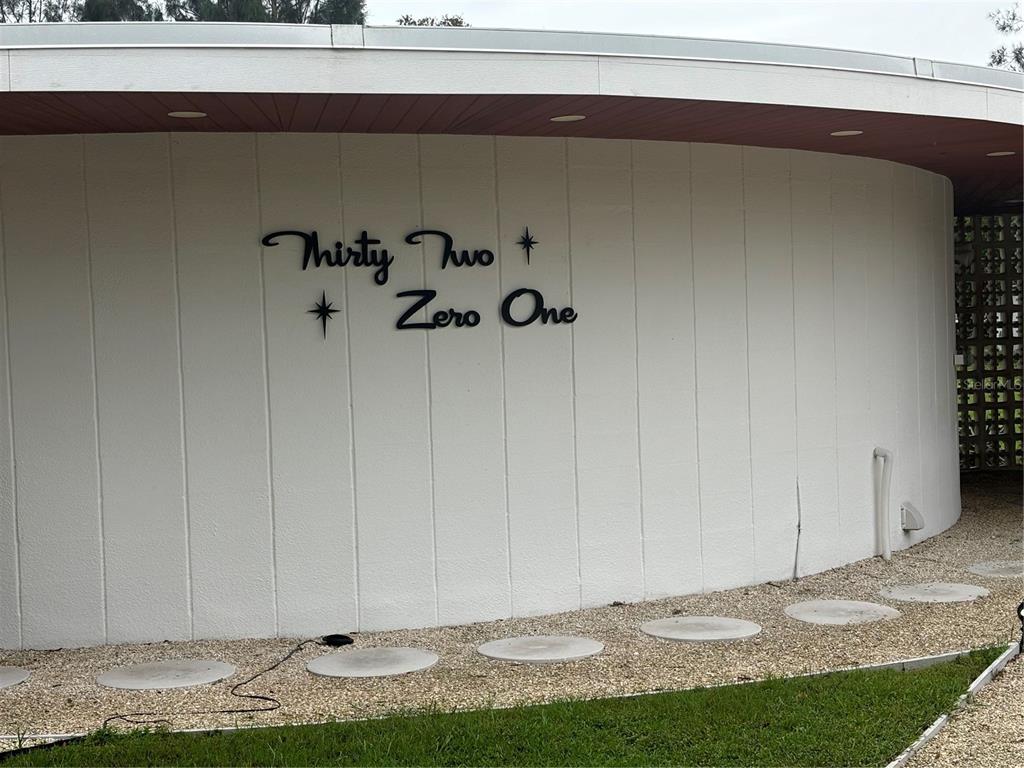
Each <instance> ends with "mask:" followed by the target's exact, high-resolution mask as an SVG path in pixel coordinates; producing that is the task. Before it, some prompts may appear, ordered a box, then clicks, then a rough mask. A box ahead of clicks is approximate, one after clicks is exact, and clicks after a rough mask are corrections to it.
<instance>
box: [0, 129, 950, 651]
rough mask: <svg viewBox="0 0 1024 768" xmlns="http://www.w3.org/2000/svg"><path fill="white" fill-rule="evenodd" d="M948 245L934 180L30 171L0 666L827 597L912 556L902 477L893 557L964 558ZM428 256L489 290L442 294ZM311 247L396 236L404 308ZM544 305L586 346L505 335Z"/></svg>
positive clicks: (439, 156)
mask: <svg viewBox="0 0 1024 768" xmlns="http://www.w3.org/2000/svg"><path fill="white" fill-rule="evenodd" d="M951 216H952V190H951V187H950V184H949V182H948V180H946V179H945V178H942V177H940V176H936V175H934V174H932V173H929V172H926V171H922V170H918V169H915V168H910V167H906V166H901V165H896V164H893V163H890V162H885V161H880V160H872V159H864V158H857V157H850V156H841V155H825V154H816V153H809V152H802V151H787V150H774V149H761V148H755V147H740V146H724V145H703V144H692V145H691V144H685V143H669V142H631V141H620V140H592V139H569V140H565V139H556V138H493V137H486V136H471V137H460V136H420V137H417V136H408V135H389V136H383V135H355V134H342V135H334V134H316V135H313V134H267V135H250V134H203V133H186V134H170V135H168V134H140V135H90V136H84V137H83V136H60V137H57V136H40V137H0V261H2V264H0V266H2V280H3V290H2V292H0V301H2V306H0V322H2V324H3V328H2V333H0V345H2V347H0V645H2V646H4V647H11V648H16V647H33V648H46V647H56V646H79V645H91V644H99V643H106V642H136V641H153V640H161V639H186V638H224V637H247V636H273V635H318V634H322V633H324V632H328V631H350V630H362V631H368V630H375V629H385V628H395V627H418V626H430V625H436V624H453V623H462V622H472V621H479V620H487V619H494V618H499V617H507V616H519V615H528V614H537V613H546V612H555V611H562V610H569V609H575V608H578V607H580V606H594V605H601V604H605V603H609V602H611V601H614V600H622V601H635V600H642V599H647V598H656V597H660V596H665V595H675V594H685V593H694V592H700V591H712V590H719V589H726V588H730V587H736V586H740V585H747V584H753V583H757V582H761V581H765V580H768V579H778V578H785V577H789V576H792V575H793V574H794V573H797V574H798V575H804V574H809V573H813V572H817V571H821V570H823V569H828V568H831V567H834V566H837V565H840V564H843V563H846V562H850V561H853V560H857V559H860V558H865V557H869V556H871V555H873V554H874V553H875V552H877V546H878V545H877V534H878V532H877V531H876V530H875V521H874V512H873V504H872V472H873V462H872V450H873V448H874V447H875V446H882V447H886V448H889V449H891V450H892V451H893V452H894V454H895V463H894V475H893V490H892V495H891V499H890V503H891V506H892V518H893V526H892V527H893V530H892V536H893V544H894V546H895V547H897V548H899V547H905V546H908V545H910V544H912V543H914V542H916V541H919V540H921V539H922V538H926V537H928V536H933V535H935V534H936V533H938V532H940V531H942V530H944V529H945V528H947V527H949V526H950V525H952V524H953V523H954V522H955V521H956V519H957V517H958V515H959V486H958V482H959V481H958V476H957V454H956V434H955V423H956V422H955V392H954V377H953V366H952V356H953V322H952V318H953V296H952V243H951V239H950V232H951V226H950V224H951ZM526 227H528V228H529V231H530V233H531V235H532V236H533V238H534V239H535V240H536V246H535V247H534V248H533V249H532V251H531V253H530V259H529V262H527V259H526V253H525V251H524V249H523V248H522V247H521V245H520V244H518V241H520V239H521V238H522V236H523V234H524V228H526ZM419 229H437V230H444V231H445V232H448V233H450V234H451V236H452V237H453V238H454V242H455V247H456V248H457V249H468V250H469V251H470V252H472V251H474V250H480V251H485V250H486V251H490V252H491V253H492V254H493V255H494V259H493V262H492V263H491V264H490V265H489V266H474V267H454V266H453V265H451V264H449V266H448V268H446V269H441V252H440V250H439V238H438V237H423V238H422V239H421V240H420V242H419V243H418V244H410V243H407V242H406V240H405V237H406V235H408V234H409V233H410V232H413V231H415V230H419ZM285 230H296V231H303V232H311V231H313V230H315V231H317V232H318V233H319V237H320V241H321V246H322V247H323V248H324V249H330V248H331V247H332V246H333V243H334V242H335V241H336V240H337V241H342V242H344V243H345V244H347V245H350V244H351V243H353V242H355V241H356V240H357V238H358V237H359V235H360V233H361V232H362V231H364V230H365V231H367V232H368V233H369V236H370V237H372V238H376V239H379V240H380V241H381V245H380V246H379V247H381V248H387V249H388V250H389V252H390V254H391V255H392V256H393V258H394V261H393V263H392V264H391V265H390V268H389V274H388V278H387V281H386V283H385V284H383V285H380V284H378V283H377V282H376V281H375V280H374V274H373V270H371V269H367V268H360V267H356V266H354V265H352V264H349V266H346V267H344V268H332V267H328V266H327V265H326V263H325V264H324V265H323V266H321V267H318V268H317V267H315V266H313V265H308V266H309V268H308V269H305V270H303V269H302V261H303V245H302V242H300V239H299V238H298V237H297V236H284V237H280V238H278V240H277V243H278V244H277V245H274V246H267V247H264V246H261V240H262V239H263V238H264V236H266V235H267V234H268V233H272V232H279V231H285ZM519 288H532V289H535V290H537V291H539V292H540V293H541V294H542V295H543V302H544V306H545V307H549V308H554V309H557V310H562V309H564V308H566V307H572V308H573V313H574V314H575V315H576V316H577V319H576V320H575V322H571V323H570V322H562V323H554V322H549V323H546V324H544V323H541V322H535V323H532V324H529V325H525V326H522V327H517V326H515V325H511V324H509V323H506V322H502V321H501V319H500V318H499V307H500V304H501V302H502V301H503V299H504V297H507V296H508V294H509V293H510V292H512V291H514V290H516V289H519ZM423 289H431V290H435V291H436V292H437V296H436V298H435V299H434V300H433V301H432V302H431V303H430V304H429V305H428V306H427V309H426V311H425V312H418V313H414V314H413V315H412V316H411V318H410V319H408V321H407V322H408V323H414V322H430V321H431V318H432V317H433V313H434V312H436V311H437V310H447V309H449V308H451V309H454V310H456V311H460V312H461V311H466V310H469V309H473V310H475V311H477V312H478V313H479V322H478V324H476V325H475V326H473V327H469V326H463V327H456V326H455V325H449V326H448V327H437V328H433V329H430V330H425V329H418V328H417V329H401V330H400V329H398V328H396V321H397V320H398V319H399V317H400V316H401V315H402V314H403V313H405V311H406V310H407V308H408V307H409V306H410V304H411V300H410V299H409V298H407V297H406V298H401V297H397V296H396V294H397V293H399V292H405V291H413V290H420V291H422V290H423ZM322 296H325V297H326V299H327V301H328V302H330V303H331V304H332V308H334V309H338V310H340V311H339V312H337V313H335V314H333V315H331V316H330V319H329V320H326V319H325V320H323V321H320V320H319V319H318V318H317V316H316V315H314V314H311V313H310V312H309V310H310V309H312V308H313V306H314V304H315V303H316V302H317V301H319V300H320V299H321V297H322ZM523 301H525V300H523ZM518 306H519V307H520V309H519V310H517V311H518V312H520V313H522V312H525V311H526V310H527V309H528V303H524V304H520V305H518ZM324 324H325V325H326V337H325V336H324V335H323V330H322V325H324ZM905 500H906V501H910V502H911V503H913V504H914V505H915V506H916V507H917V508H918V509H919V510H920V511H921V512H922V513H923V514H924V517H925V520H926V522H927V525H926V528H925V529H924V530H923V531H920V532H917V533H915V534H914V535H905V534H903V533H902V532H901V531H900V530H899V523H898V520H899V512H898V510H899V504H900V502H902V501H905ZM798 519H799V522H800V530H801V532H800V534H799V546H798V541H797V538H798ZM797 552H798V553H799V554H798V555H797Z"/></svg>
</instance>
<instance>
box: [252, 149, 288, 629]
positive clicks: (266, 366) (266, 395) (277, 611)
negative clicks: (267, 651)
mask: <svg viewBox="0 0 1024 768" xmlns="http://www.w3.org/2000/svg"><path fill="white" fill-rule="evenodd" d="M252 163H253V172H254V177H255V178H254V181H255V182H256V219H257V226H258V227H259V232H257V233H256V237H257V239H259V238H262V236H263V190H262V188H261V186H260V181H261V179H260V142H259V136H258V135H253V137H252ZM259 266H260V268H259V276H260V315H261V319H262V320H263V323H262V324H261V326H260V332H261V335H262V338H261V339H260V342H261V344H262V346H263V411H264V415H265V416H266V424H267V427H266V435H267V490H268V491H269V492H270V588H271V590H272V591H273V594H274V635H275V636H280V634H281V601H280V595H279V594H278V590H277V517H276V506H277V499H276V497H275V493H274V432H273V429H274V428H273V424H272V421H271V415H270V353H269V351H268V349H267V347H268V344H267V280H266V275H265V271H266V248H265V247H264V246H263V245H262V244H261V245H260V265H259Z"/></svg>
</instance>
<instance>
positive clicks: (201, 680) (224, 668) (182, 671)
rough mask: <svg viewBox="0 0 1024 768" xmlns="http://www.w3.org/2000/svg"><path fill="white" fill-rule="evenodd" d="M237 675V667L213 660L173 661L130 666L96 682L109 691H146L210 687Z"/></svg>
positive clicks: (105, 673) (113, 670)
mask: <svg viewBox="0 0 1024 768" xmlns="http://www.w3.org/2000/svg"><path fill="white" fill-rule="evenodd" d="M233 674H235V668H234V667H233V666H231V665H230V664H225V663H224V662H222V661H212V660H210V659H174V660H171V661H154V662H150V663H147V664H130V665H128V666H127V667H118V668H117V669H112V670H110V671H109V672H104V673H103V674H102V675H100V676H98V677H97V678H96V682H97V683H99V684H100V685H104V686H106V687H107V688H125V689H127V690H131V691H147V690H151V689H162V688H189V687H191V686H193V685H207V684H209V683H216V682H217V681H218V680H223V679H224V678H225V677H230V676H231V675H233Z"/></svg>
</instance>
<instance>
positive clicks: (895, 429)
mask: <svg viewBox="0 0 1024 768" xmlns="http://www.w3.org/2000/svg"><path fill="white" fill-rule="evenodd" d="M885 166H886V170H888V172H889V285H890V286H892V297H891V298H890V302H891V305H895V304H896V303H897V302H898V300H899V297H898V296H897V294H896V174H895V173H894V171H893V164H892V163H891V162H888V161H886V164H885ZM888 319H891V320H892V321H893V323H892V327H893V328H894V329H895V328H896V327H897V326H898V325H899V318H898V316H896V312H895V310H892V311H891V315H890V317H889V318H888ZM892 338H894V335H890V337H889V339H892ZM890 343H892V342H890ZM896 350H897V346H896V344H895V343H892V349H891V351H892V356H891V358H890V360H891V361H892V371H893V382H892V383H893V387H892V428H891V429H892V432H891V433H890V435H891V441H892V443H893V445H892V447H891V450H892V454H893V477H892V483H891V484H890V486H889V499H888V502H889V504H890V507H889V509H892V506H891V505H892V493H893V489H898V488H900V487H901V486H902V485H903V483H902V482H900V472H901V470H902V466H901V464H902V457H901V456H900V445H899V443H900V398H899V389H900V385H899V381H898V380H897V376H898V373H897V370H898V369H897V365H896V362H897V357H898V355H897V354H896ZM872 479H873V478H872ZM897 498H898V496H897ZM892 520H893V516H892V515H890V516H889V522H888V526H889V540H890V541H893V536H892V529H893V528H894V526H893V524H892Z"/></svg>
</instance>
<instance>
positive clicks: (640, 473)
mask: <svg viewBox="0 0 1024 768" xmlns="http://www.w3.org/2000/svg"><path fill="white" fill-rule="evenodd" d="M636 149H637V148H636V142H635V141H630V142H629V207H630V225H631V226H632V228H633V237H632V238H631V240H632V242H633V364H634V376H635V377H636V465H637V482H638V483H639V486H640V487H639V490H640V589H641V592H640V594H641V595H643V599H644V600H646V599H647V536H646V532H645V525H644V458H643V441H642V440H641V439H640V423H641V421H640V295H639V282H638V280H637V254H636V178H635V177H636V157H635V155H636Z"/></svg>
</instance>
